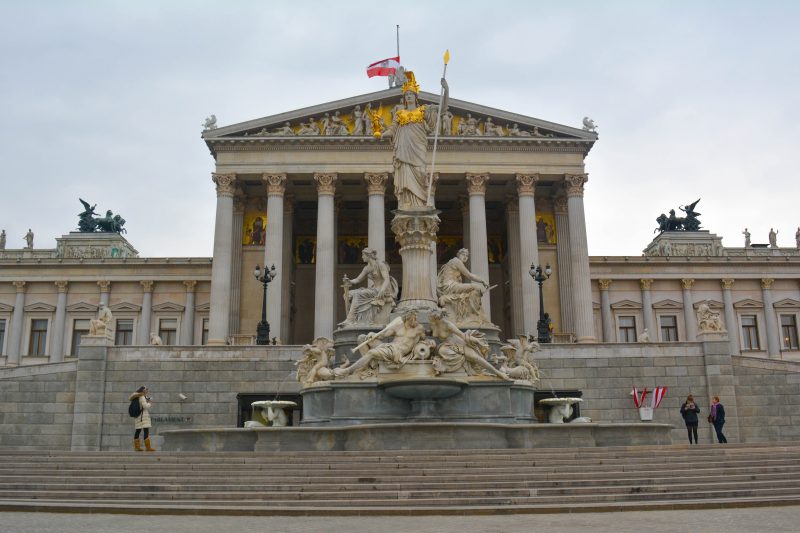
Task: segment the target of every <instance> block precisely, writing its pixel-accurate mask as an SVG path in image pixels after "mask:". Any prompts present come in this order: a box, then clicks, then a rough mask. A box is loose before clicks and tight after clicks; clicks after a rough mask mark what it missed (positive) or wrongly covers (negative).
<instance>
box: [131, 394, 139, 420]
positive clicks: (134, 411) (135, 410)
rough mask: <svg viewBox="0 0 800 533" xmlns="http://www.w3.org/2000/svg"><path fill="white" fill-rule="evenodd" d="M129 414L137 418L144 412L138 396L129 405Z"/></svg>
mask: <svg viewBox="0 0 800 533" xmlns="http://www.w3.org/2000/svg"><path fill="white" fill-rule="evenodd" d="M128 414H129V415H130V416H131V418H136V417H137V416H139V415H140V414H142V404H141V403H139V397H138V396H137V397H136V398H134V399H133V400H131V404H130V405H129V406H128Z"/></svg>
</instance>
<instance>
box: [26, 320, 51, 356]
mask: <svg viewBox="0 0 800 533" xmlns="http://www.w3.org/2000/svg"><path fill="white" fill-rule="evenodd" d="M46 347H47V319H46V318H34V319H33V320H31V339H30V344H29V345H28V355H44V351H45V348H46Z"/></svg>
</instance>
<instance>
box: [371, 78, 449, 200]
mask: <svg viewBox="0 0 800 533" xmlns="http://www.w3.org/2000/svg"><path fill="white" fill-rule="evenodd" d="M406 77H407V78H408V81H407V82H406V83H405V84H404V85H403V105H404V108H403V109H398V110H397V114H396V116H395V118H394V120H393V121H392V124H391V125H390V126H389V127H388V128H387V129H386V131H384V132H383V133H382V134H381V139H392V141H393V145H394V153H393V154H392V164H393V166H394V194H395V196H396V197H397V207H398V209H400V210H401V211H409V210H419V209H422V208H427V207H429V205H428V178H429V176H428V174H427V172H426V170H425V169H426V163H425V161H426V159H427V156H428V134H429V133H431V132H433V130H434V129H435V128H436V116H437V115H438V114H439V113H440V109H439V106H438V105H430V104H426V105H420V103H419V100H418V97H417V94H418V93H419V85H418V84H417V82H416V80H415V78H414V73H413V72H411V71H406ZM442 88H443V89H444V96H443V99H442V107H441V111H447V106H448V94H449V91H448V87H447V82H446V81H445V79H444V78H442Z"/></svg>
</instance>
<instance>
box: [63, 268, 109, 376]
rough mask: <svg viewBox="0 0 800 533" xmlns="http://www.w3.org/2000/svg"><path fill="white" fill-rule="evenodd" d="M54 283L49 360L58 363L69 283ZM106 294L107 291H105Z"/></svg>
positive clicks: (65, 320)
mask: <svg viewBox="0 0 800 533" xmlns="http://www.w3.org/2000/svg"><path fill="white" fill-rule="evenodd" d="M55 284H56V287H57V289H58V299H57V301H56V316H55V318H54V319H53V339H52V340H51V341H50V362H51V363H60V362H61V361H63V360H64V330H65V329H66V325H67V288H68V286H69V284H68V283H67V282H66V281H56V282H55ZM106 294H108V293H107V292H106ZM106 305H108V304H106ZM72 355H73V356H76V355H78V354H72Z"/></svg>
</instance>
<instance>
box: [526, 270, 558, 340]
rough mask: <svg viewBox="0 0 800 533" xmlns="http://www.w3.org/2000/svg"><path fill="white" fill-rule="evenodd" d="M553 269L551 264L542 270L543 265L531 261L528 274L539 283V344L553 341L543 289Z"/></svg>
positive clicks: (537, 328)
mask: <svg viewBox="0 0 800 533" xmlns="http://www.w3.org/2000/svg"><path fill="white" fill-rule="evenodd" d="M552 273H553V271H552V270H551V269H550V265H546V266H545V267H544V271H542V266H541V265H534V264H533V263H531V269H530V270H529V271H528V274H530V275H531V277H532V278H533V281H535V282H536V283H538V284H539V321H538V322H536V331H537V333H538V334H539V337H538V339H537V340H538V341H539V344H547V343H550V342H552V338H551V337H550V315H548V314H547V313H545V312H544V292H543V291H542V284H543V283H544V282H545V280H547V279H548V278H549V277H550V274H552Z"/></svg>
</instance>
